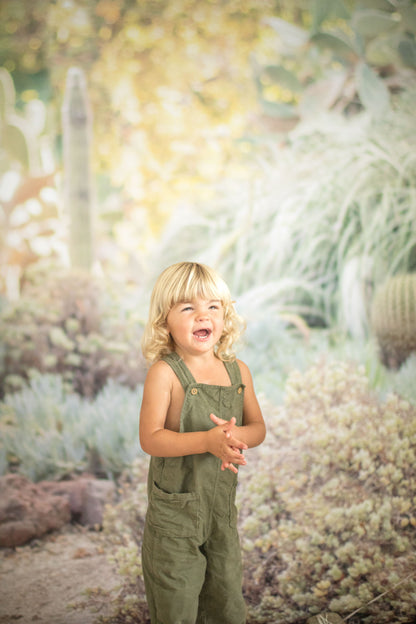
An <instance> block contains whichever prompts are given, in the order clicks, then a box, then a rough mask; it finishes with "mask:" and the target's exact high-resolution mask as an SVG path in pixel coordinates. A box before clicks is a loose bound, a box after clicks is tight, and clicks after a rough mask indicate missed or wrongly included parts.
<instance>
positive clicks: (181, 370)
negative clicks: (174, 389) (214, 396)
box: [162, 351, 195, 390]
mask: <svg viewBox="0 0 416 624" xmlns="http://www.w3.org/2000/svg"><path fill="white" fill-rule="evenodd" d="M162 359H163V361H164V362H166V363H167V364H169V366H170V367H171V369H172V370H173V372H174V373H175V375H176V376H177V378H178V379H179V381H180V382H181V384H182V388H183V389H184V390H186V388H187V387H188V386H189V384H194V383H195V379H194V378H193V376H192V374H191V371H190V370H189V368H188V367H187V366H186V364H185V362H184V361H183V360H182V358H181V357H180V356H179V355H178V354H177V353H176V351H172V353H168V355H165V356H164V357H163V358H162Z"/></svg>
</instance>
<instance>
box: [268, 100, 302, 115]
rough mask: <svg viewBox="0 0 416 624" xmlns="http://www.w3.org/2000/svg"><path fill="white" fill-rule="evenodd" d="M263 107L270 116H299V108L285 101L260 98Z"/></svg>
mask: <svg viewBox="0 0 416 624" xmlns="http://www.w3.org/2000/svg"><path fill="white" fill-rule="evenodd" d="M260 102H261V107H262V109H263V110H264V112H265V113H266V114H267V115H270V117H278V118H283V119H294V118H296V117H297V116H298V113H297V110H296V108H295V107H294V106H292V105H291V104H286V103H285V102H271V101H270V100H265V99H264V98H260Z"/></svg>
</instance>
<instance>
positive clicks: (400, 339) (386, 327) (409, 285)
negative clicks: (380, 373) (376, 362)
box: [371, 273, 416, 368]
mask: <svg viewBox="0 0 416 624" xmlns="http://www.w3.org/2000/svg"><path fill="white" fill-rule="evenodd" d="M371 326H372V330H373V333H374V335H375V337H376V339H377V342H378V346H379V349H380V359H381V361H382V362H383V364H384V365H385V366H386V367H387V368H399V367H400V366H401V365H402V364H403V362H404V361H405V360H406V359H407V358H408V357H409V355H410V354H411V353H413V352H416V273H408V274H404V275H396V276H394V277H391V278H389V279H388V280H387V281H386V282H385V283H384V284H382V285H381V286H380V288H379V289H378V290H377V291H376V293H375V295H374V299H373V303H372V308H371Z"/></svg>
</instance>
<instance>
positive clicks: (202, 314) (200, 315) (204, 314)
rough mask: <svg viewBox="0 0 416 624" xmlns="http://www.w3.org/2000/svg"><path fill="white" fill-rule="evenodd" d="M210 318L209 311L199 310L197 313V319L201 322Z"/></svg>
mask: <svg viewBox="0 0 416 624" xmlns="http://www.w3.org/2000/svg"><path fill="white" fill-rule="evenodd" d="M208 316H209V314H208V311H207V310H199V311H198V312H197V318H198V320H199V321H202V320H204V319H207V318H208Z"/></svg>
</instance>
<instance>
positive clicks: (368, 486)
mask: <svg viewBox="0 0 416 624" xmlns="http://www.w3.org/2000/svg"><path fill="white" fill-rule="evenodd" d="M267 422H268V425H269V433H268V438H267V442H266V443H265V444H264V445H263V446H262V447H260V448H259V449H258V450H256V451H254V455H255V457H253V458H252V459H251V467H250V469H249V470H242V471H241V474H240V483H241V488H240V490H239V497H240V501H239V502H240V508H241V517H240V522H241V534H242V547H243V550H244V553H245V570H246V577H245V578H246V582H245V590H246V595H247V599H248V601H249V604H250V619H249V622H252V623H253V624H254V622H256V623H259V622H269V621H271V619H273V622H276V623H278V622H282V623H283V622H284V623H285V624H290V623H291V622H297V621H301V618H302V617H306V616H307V615H310V614H313V613H320V612H322V611H325V610H329V611H334V612H338V613H339V614H340V615H343V616H347V615H349V614H351V613H352V612H353V611H355V610H356V609H362V611H361V610H360V611H359V613H360V616H362V617H364V616H365V620H364V621H365V622H366V623H367V624H371V623H374V624H375V623H377V624H383V623H386V624H387V623H390V622H392V621H395V622H397V623H399V622H410V621H412V617H414V615H415V614H416V608H415V592H416V582H415V579H414V575H413V574H412V572H413V571H414V566H415V555H414V550H415V545H416V531H415V528H416V512H415V503H416V478H415V477H416V474H415V473H416V468H415V465H416V464H415V460H416V408H415V407H412V406H411V405H410V404H409V403H408V402H407V401H405V400H403V399H401V398H399V397H398V396H397V395H393V394H391V395H390V396H388V397H387V398H386V400H385V402H383V403H379V402H377V401H376V399H375V398H374V397H373V396H372V395H371V394H370V392H369V390H368V381H367V379H366V377H365V376H364V374H363V369H362V368H361V369H360V368H352V367H351V366H347V365H345V364H341V363H331V364H325V363H324V362H321V363H320V364H317V365H315V366H313V367H311V368H310V369H308V371H306V372H305V373H304V374H300V373H298V372H294V373H293V374H292V375H290V377H289V379H288V382H287V386H286V395H285V404H284V406H282V407H280V408H278V409H276V410H275V412H274V413H273V414H272V415H270V416H269V417H268V418H267ZM249 461H250V458H249ZM400 581H403V583H402V584H401V585H398V583H399V582H400ZM386 590H389V592H388V593H386V594H385V595H384V597H383V598H380V599H379V600H377V601H375V602H373V603H371V604H370V602H371V601H372V600H373V599H375V598H376V597H377V596H380V595H381V594H384V592H386ZM272 613H273V614H274V615H273V618H270V615H271V614H272ZM268 618H269V619H268Z"/></svg>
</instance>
